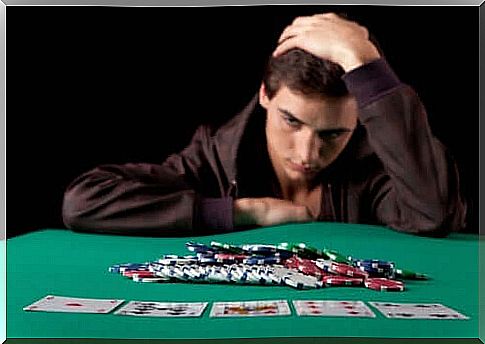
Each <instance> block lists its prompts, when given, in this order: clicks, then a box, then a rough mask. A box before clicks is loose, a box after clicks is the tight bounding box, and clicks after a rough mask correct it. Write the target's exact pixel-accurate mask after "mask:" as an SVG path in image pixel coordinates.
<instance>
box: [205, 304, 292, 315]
mask: <svg viewBox="0 0 485 344" xmlns="http://www.w3.org/2000/svg"><path fill="white" fill-rule="evenodd" d="M290 314H291V311H290V307H289V306H288V303H287V302H286V301H285V300H275V301H242V302H215V303H214V304H213V305H212V309H211V313H210V316H211V317H253V316H277V315H290Z"/></svg>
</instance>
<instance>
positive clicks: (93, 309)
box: [23, 295, 125, 314]
mask: <svg viewBox="0 0 485 344" xmlns="http://www.w3.org/2000/svg"><path fill="white" fill-rule="evenodd" d="M124 301H125V300H106V299H83V298H77V297H64V296H55V295H47V296H46V297H44V298H42V299H40V300H39V301H36V302H34V303H33V304H31V305H30V306H27V307H24V308H23V310H24V311H39V312H67V313H101V314H105V313H109V312H111V311H112V310H113V309H115V308H116V307H118V306H119V305H120V304H122V303H123V302H124Z"/></svg>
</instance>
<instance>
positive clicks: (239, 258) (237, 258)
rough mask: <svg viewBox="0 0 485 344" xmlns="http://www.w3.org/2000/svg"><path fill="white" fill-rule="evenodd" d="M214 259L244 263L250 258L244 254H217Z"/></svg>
mask: <svg viewBox="0 0 485 344" xmlns="http://www.w3.org/2000/svg"><path fill="white" fill-rule="evenodd" d="M214 258H215V259H216V260H217V261H234V262H242V261H243V260H244V259H246V258H248V256H246V255H242V254H231V253H216V254H215V255H214Z"/></svg>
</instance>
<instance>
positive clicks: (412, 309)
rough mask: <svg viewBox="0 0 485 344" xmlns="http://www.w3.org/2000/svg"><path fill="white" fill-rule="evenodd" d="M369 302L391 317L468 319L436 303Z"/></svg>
mask: <svg viewBox="0 0 485 344" xmlns="http://www.w3.org/2000/svg"><path fill="white" fill-rule="evenodd" d="M369 303H370V304H371V305H372V306H374V307H375V308H377V309H378V310H379V311H380V312H381V313H382V314H384V316H385V317H387V318H392V319H469V317H467V316H465V315H463V314H461V313H459V312H457V311H455V310H453V309H451V308H448V307H446V306H443V305H441V304H438V303H393V302H369Z"/></svg>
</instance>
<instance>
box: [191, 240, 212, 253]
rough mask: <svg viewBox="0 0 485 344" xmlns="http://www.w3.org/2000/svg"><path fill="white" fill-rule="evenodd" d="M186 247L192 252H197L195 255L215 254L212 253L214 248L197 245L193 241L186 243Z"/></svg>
mask: <svg viewBox="0 0 485 344" xmlns="http://www.w3.org/2000/svg"><path fill="white" fill-rule="evenodd" d="M185 247H186V248H187V249H188V250H189V251H191V252H195V253H200V252H201V253H208V252H213V251H212V247H210V246H207V245H204V244H200V243H196V242H193V241H189V242H187V243H185Z"/></svg>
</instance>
